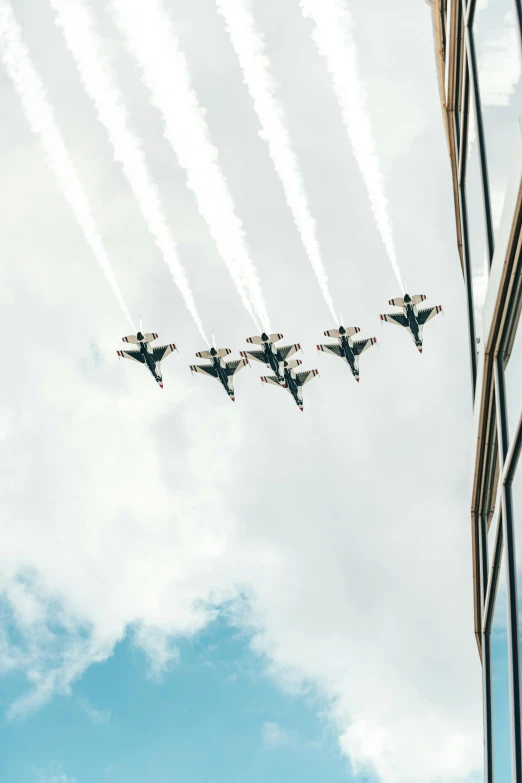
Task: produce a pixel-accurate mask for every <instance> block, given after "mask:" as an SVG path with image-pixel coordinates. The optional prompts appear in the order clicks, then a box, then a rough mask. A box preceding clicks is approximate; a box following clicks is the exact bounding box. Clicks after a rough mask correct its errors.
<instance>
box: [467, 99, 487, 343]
mask: <svg viewBox="0 0 522 783" xmlns="http://www.w3.org/2000/svg"><path fill="white" fill-rule="evenodd" d="M473 139H475V141H473ZM466 203H467V208H468V234H469V252H470V258H471V284H472V287H473V305H474V314H475V331H476V335H477V337H480V336H481V329H482V310H483V307H484V300H485V297H486V290H487V284H488V263H487V256H486V222H485V220H484V207H483V199H482V178H481V173H480V158H479V152H478V145H477V142H476V138H475V115H474V110H473V105H472V104H470V111H469V128H468V160H467V165H466Z"/></svg>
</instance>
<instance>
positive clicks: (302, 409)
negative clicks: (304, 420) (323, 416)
mask: <svg viewBox="0 0 522 783" xmlns="http://www.w3.org/2000/svg"><path fill="white" fill-rule="evenodd" d="M299 410H300V411H301V413H302V412H303V411H304V408H303V407H302V406H301V405H300V406H299Z"/></svg>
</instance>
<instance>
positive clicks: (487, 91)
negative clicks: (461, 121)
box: [473, 0, 522, 232]
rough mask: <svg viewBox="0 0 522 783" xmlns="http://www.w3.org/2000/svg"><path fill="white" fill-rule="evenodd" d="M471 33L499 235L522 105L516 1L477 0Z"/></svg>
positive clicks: (495, 227) (495, 228) (495, 226)
mask: <svg viewBox="0 0 522 783" xmlns="http://www.w3.org/2000/svg"><path fill="white" fill-rule="evenodd" d="M473 35H474V39H475V51H476V55H477V68H478V75H479V88H480V101H481V104H482V118H483V122H484V135H485V139H486V155H487V161H488V173H489V183H490V191H491V210H492V218H493V226H494V230H495V232H496V231H497V229H498V226H499V223H500V217H501V214H502V206H503V204H504V193H505V190H506V183H507V178H508V173H509V166H510V162H511V157H512V155H513V149H514V141H515V134H516V133H518V132H519V131H518V128H517V123H518V119H519V115H520V106H521V105H522V81H521V79H520V74H521V59H520V51H519V47H520V44H519V31H518V28H517V25H516V22H515V15H514V13H513V0H495V2H490V1H489V0H478V2H477V10H476V12H475V20H474V23H473ZM475 144H476V142H475Z"/></svg>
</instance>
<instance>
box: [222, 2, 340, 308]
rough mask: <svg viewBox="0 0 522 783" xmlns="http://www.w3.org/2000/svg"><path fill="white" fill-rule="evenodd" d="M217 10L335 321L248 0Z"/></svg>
mask: <svg viewBox="0 0 522 783" xmlns="http://www.w3.org/2000/svg"><path fill="white" fill-rule="evenodd" d="M216 5H217V8H218V11H219V12H220V13H221V14H222V16H223V18H224V20H225V27H226V29H227V32H228V34H229V36H230V40H231V42H232V46H233V47H234V50H235V52H236V54H237V57H238V59H239V65H240V68H241V71H242V72H243V78H244V81H245V84H246V85H247V87H248V91H249V92H250V95H251V97H252V100H253V102H254V109H255V112H256V114H257V117H258V119H259V122H260V123H261V128H262V134H260V135H261V136H262V138H264V139H265V141H266V142H267V144H268V151H269V154H270V157H271V158H272V162H273V164H274V168H275V170H276V172H277V174H278V176H279V178H280V180H281V183H282V185H283V189H284V192H285V196H286V201H287V204H288V206H289V207H290V210H291V212H292V215H293V218H294V222H295V225H296V227H297V230H298V231H299V234H300V236H301V240H302V242H303V245H304V248H305V250H306V253H307V255H308V258H309V260H310V263H311V265H312V268H313V270H314V272H315V275H316V277H317V282H318V283H319V287H320V289H321V293H322V294H323V296H324V299H325V301H326V304H327V305H328V307H329V309H330V313H331V315H332V317H333V318H334V319H335V320H337V318H336V314H335V309H334V306H333V301H332V297H331V295H330V291H329V289H328V277H327V275H326V270H325V268H324V266H323V262H322V258H321V249H320V247H319V242H318V240H317V236H316V226H315V220H314V218H313V217H312V215H311V214H310V209H309V207H308V202H307V196H306V192H305V187H304V184H303V178H302V175H301V172H300V170H299V164H298V162H297V158H296V155H295V153H294V151H293V150H292V147H291V143H290V137H289V134H288V131H287V129H286V127H285V124H284V119H283V109H282V106H281V105H280V103H279V101H278V100H277V98H276V97H275V96H276V93H277V90H278V87H277V84H276V83H275V81H274V79H273V78H272V76H271V74H270V63H269V60H268V58H267V57H266V55H265V51H264V43H263V38H262V36H261V35H260V33H259V32H258V31H257V30H256V28H255V19H254V16H253V14H252V11H251V8H250V3H249V0H216Z"/></svg>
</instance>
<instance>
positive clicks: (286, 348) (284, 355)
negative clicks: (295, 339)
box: [277, 343, 301, 362]
mask: <svg viewBox="0 0 522 783" xmlns="http://www.w3.org/2000/svg"><path fill="white" fill-rule="evenodd" d="M300 350H301V345H300V343H294V344H293V345H282V346H281V347H280V348H278V349H277V354H278V356H279V360H280V361H282V362H284V360H285V359H288V357H289V356H292V354H294V353H296V352H297V351H300Z"/></svg>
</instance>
